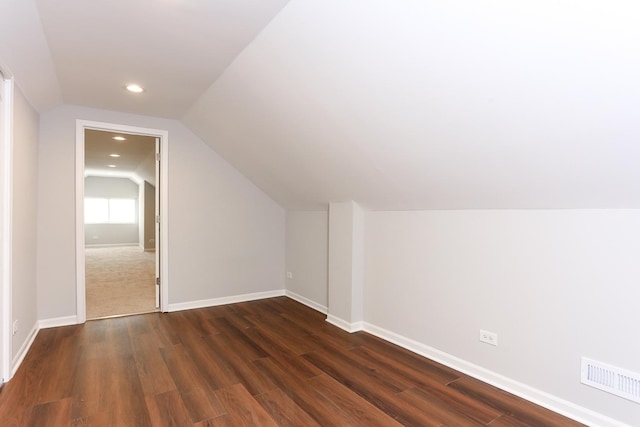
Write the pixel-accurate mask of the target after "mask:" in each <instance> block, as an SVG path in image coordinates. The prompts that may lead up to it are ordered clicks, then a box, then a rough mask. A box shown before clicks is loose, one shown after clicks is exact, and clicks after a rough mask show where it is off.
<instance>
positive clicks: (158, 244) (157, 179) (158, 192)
mask: <svg viewBox="0 0 640 427" xmlns="http://www.w3.org/2000/svg"><path fill="white" fill-rule="evenodd" d="M155 211H156V215H155V219H156V223H155V229H156V233H155V234H156V235H155V244H156V309H160V283H161V282H160V238H161V236H160V220H161V218H160V138H156V206H155Z"/></svg>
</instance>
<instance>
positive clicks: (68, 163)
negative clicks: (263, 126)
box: [38, 105, 285, 319]
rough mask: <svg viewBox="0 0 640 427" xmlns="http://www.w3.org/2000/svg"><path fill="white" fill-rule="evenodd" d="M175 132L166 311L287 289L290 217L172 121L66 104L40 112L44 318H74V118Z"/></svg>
mask: <svg viewBox="0 0 640 427" xmlns="http://www.w3.org/2000/svg"><path fill="white" fill-rule="evenodd" d="M76 119H84V120H93V121H101V122H109V123H118V124H124V125H130V126H141V127H148V128H155V129H164V130H167V131H168V132H169V150H168V151H169V152H168V158H169V165H168V167H169V172H168V179H169V189H168V191H169V196H168V198H169V200H168V203H169V213H168V215H169V218H168V221H169V224H168V227H169V236H168V238H169V242H170V247H169V254H168V255H169V283H170V289H169V304H175V303H181V302H191V301H199V300H208V299H212V298H219V297H225V296H235V295H242V294H247V293H254V292H263V291H271V290H282V289H283V288H284V267H285V260H284V253H285V237H284V236H285V211H284V209H282V208H281V207H280V206H279V205H277V204H276V203H275V202H273V201H272V200H271V199H270V198H269V197H267V196H266V195H265V194H264V193H263V192H261V191H260V190H259V189H257V188H256V187H255V186H254V185H253V184H252V183H251V182H249V181H248V180H247V179H246V178H245V177H243V176H242V175H240V174H239V173H238V172H237V171H236V170H235V169H233V168H232V167H231V166H230V165H229V164H228V163H226V162H225V161H224V160H223V159H222V158H221V157H220V156H218V155H217V154H216V153H215V152H214V151H212V149H211V148H210V147H209V146H207V145H206V144H204V143H203V142H202V141H201V140H200V139H199V138H198V137H196V136H195V135H193V133H191V132H190V131H189V130H188V129H186V128H185V127H184V126H183V125H182V124H181V123H179V122H177V121H174V120H166V119H159V118H153V117H145V116H136V115H132V114H126V113H117V112H111V111H105V110H97V109H89V108H82V107H77V106H71V105H64V106H61V107H58V108H56V109H54V110H51V111H49V112H47V113H44V114H42V116H41V120H40V125H41V130H40V159H41V162H40V170H39V172H40V174H39V185H40V192H39V199H38V203H39V205H38V245H39V253H38V278H39V280H38V314H39V317H40V318H41V319H48V318H56V317H63V316H70V315H74V314H75V312H76V306H75V304H76V302H75V298H76V284H75V237H74V236H75V198H74V197H75V195H74V188H75V126H76V123H75V120H76Z"/></svg>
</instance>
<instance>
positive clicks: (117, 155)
mask: <svg viewBox="0 0 640 427" xmlns="http://www.w3.org/2000/svg"><path fill="white" fill-rule="evenodd" d="M109 157H120V154H116V153H113V154H109Z"/></svg>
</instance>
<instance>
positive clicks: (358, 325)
mask: <svg viewBox="0 0 640 427" xmlns="http://www.w3.org/2000/svg"><path fill="white" fill-rule="evenodd" d="M327 322H329V323H331V324H332V325H333V326H337V327H338V328H340V329H344V330H345V331H347V332H358V331H362V330H363V329H364V322H354V323H349V322H347V321H346V320H344V319H341V318H339V317H336V316H334V315H332V314H328V315H327Z"/></svg>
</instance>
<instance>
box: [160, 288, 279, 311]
mask: <svg viewBox="0 0 640 427" xmlns="http://www.w3.org/2000/svg"><path fill="white" fill-rule="evenodd" d="M284 295H285V290H284V289H279V290H275V291H266V292H256V293H252V294H244V295H234V296H229V297H222V298H212V299H206V300H199V301H189V302H179V303H175V304H168V306H167V311H168V312H173V311H182V310H192V309H194V308H205V307H214V306H216V305H225V304H234V303H237V302H246V301H255V300H259V299H265V298H274V297H282V296H284Z"/></svg>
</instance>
